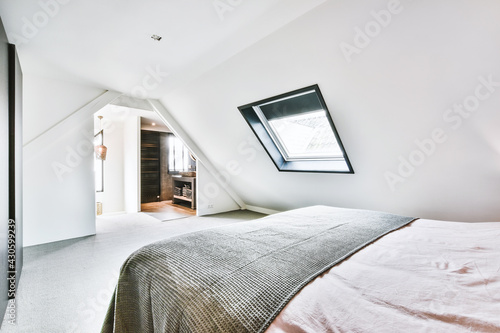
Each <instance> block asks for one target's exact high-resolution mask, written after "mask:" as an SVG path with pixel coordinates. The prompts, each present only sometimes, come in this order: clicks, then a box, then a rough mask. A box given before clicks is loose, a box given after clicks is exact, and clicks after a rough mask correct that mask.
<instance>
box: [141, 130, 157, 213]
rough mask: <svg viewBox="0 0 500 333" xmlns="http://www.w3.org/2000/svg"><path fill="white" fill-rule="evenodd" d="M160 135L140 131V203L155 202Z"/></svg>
mask: <svg viewBox="0 0 500 333" xmlns="http://www.w3.org/2000/svg"><path fill="white" fill-rule="evenodd" d="M160 182H161V180H160V135H159V133H158V132H152V131H144V130H143V131H141V203H148V202H157V201H159V197H160V194H161V190H160V185H161V183H160Z"/></svg>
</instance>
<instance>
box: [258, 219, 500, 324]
mask: <svg viewBox="0 0 500 333" xmlns="http://www.w3.org/2000/svg"><path fill="white" fill-rule="evenodd" d="M266 332H267V333H284V332H286V333H292V332H308V333H319V332H370V333H373V332H384V333H390V332H454V333H455V332H500V222H490V223H462V222H443V221H435V220H423V219H421V220H417V221H415V222H413V223H412V224H411V225H409V226H407V227H404V228H402V229H400V230H398V231H395V232H392V233H390V234H388V235H386V236H384V237H383V238H382V239H380V240H378V241H376V242H375V243H373V244H371V245H369V246H367V247H366V248H364V249H362V250H361V251H359V252H358V253H356V254H354V255H353V256H351V257H350V258H349V259H347V260H345V261H344V262H342V263H341V264H339V265H337V266H335V267H333V268H332V269H330V270H329V271H328V272H326V273H324V274H323V275H321V276H319V277H318V278H316V279H315V280H314V281H312V282H311V283H310V284H308V285H307V286H306V287H305V288H304V289H303V290H302V291H301V292H300V293H299V294H297V295H296V296H295V297H294V298H293V299H292V301H291V302H290V303H289V304H288V305H287V306H286V307H285V308H284V309H283V311H282V312H281V313H280V315H279V316H278V317H277V318H276V319H275V321H274V322H273V323H272V324H271V326H270V327H269V328H268V330H267V331H266Z"/></svg>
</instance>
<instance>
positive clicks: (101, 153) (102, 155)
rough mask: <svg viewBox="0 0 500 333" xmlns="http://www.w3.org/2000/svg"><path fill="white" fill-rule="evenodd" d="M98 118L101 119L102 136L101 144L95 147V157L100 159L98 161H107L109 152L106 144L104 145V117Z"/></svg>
mask: <svg viewBox="0 0 500 333" xmlns="http://www.w3.org/2000/svg"><path fill="white" fill-rule="evenodd" d="M97 118H99V127H100V128H101V131H100V132H99V133H100V134H101V142H100V143H99V144H98V145H96V146H95V147H94V151H95V157H96V158H97V159H98V160H102V161H104V160H106V153H107V152H108V147H106V146H105V145H104V144H103V130H102V123H101V121H102V116H97Z"/></svg>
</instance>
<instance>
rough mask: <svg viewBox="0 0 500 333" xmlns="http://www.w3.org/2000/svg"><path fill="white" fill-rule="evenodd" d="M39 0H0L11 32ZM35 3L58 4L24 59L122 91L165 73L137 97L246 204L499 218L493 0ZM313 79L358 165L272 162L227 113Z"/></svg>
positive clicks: (499, 78) (496, 11) (498, 50)
mask: <svg viewBox="0 0 500 333" xmlns="http://www.w3.org/2000/svg"><path fill="white" fill-rule="evenodd" d="M42 2H44V1H42ZM40 3H41V2H38V1H35V0H25V1H22V3H21V2H14V1H9V2H6V1H4V2H2V3H0V10H1V12H0V13H1V15H2V19H3V20H4V24H5V26H6V30H7V32H9V33H10V36H11V38H14V37H16V36H15V34H17V36H18V38H19V36H21V37H23V35H22V33H23V30H22V29H23V27H24V24H29V23H30V22H31V23H33V19H34V18H35V15H37V14H38V13H40V12H41V11H43V10H44V9H41V7H40ZM44 3H57V4H59V6H58V11H57V13H56V14H54V15H53V17H52V16H50V18H49V19H48V20H47V22H46V24H45V25H44V26H43V27H40V28H39V29H35V30H37V31H36V33H35V34H34V35H33V37H32V38H28V39H27V41H26V42H25V43H20V44H19V53H20V57H21V61H22V62H23V65H24V70H25V72H31V73H36V74H40V75H46V76H52V77H57V78H61V79H64V80H72V81H78V82H82V83H86V84H92V85H94V86H97V87H101V88H107V89H113V90H118V91H122V92H124V93H129V94H131V93H132V92H133V91H134V89H135V88H137V87H139V88H140V87H143V88H144V79H145V77H147V76H148V75H149V76H152V74H151V71H152V72H155V71H156V73H158V72H160V74H161V75H160V79H161V82H159V81H160V80H157V81H156V82H154V81H150V82H146V83H149V84H151V85H152V86H153V85H154V83H157V84H156V85H154V89H147V91H146V93H147V96H148V97H151V98H159V99H160V100H161V102H162V103H163V104H164V105H165V106H166V108H167V109H168V110H169V111H170V112H171V113H172V115H173V116H174V117H175V118H176V120H177V121H178V122H179V123H180V124H181V125H182V127H183V128H184V129H185V131H186V132H187V133H188V134H189V135H190V136H191V138H192V139H193V140H194V141H195V142H196V143H197V144H198V145H199V146H200V148H201V149H202V150H203V151H204V152H205V153H206V155H207V156H208V157H209V158H210V160H211V161H212V163H213V164H215V166H216V167H217V169H218V170H219V171H220V173H221V178H223V179H224V181H226V182H228V183H229V185H230V186H231V188H232V189H234V190H235V191H236V192H237V193H238V195H239V196H240V197H241V198H242V199H243V200H244V201H245V203H246V204H248V205H251V206H258V207H265V208H270V209H275V210H284V209H289V208H296V207H300V206H306V205H311V204H327V205H334V206H342V207H354V208H365V209H376V210H383V211H389V212H394V213H400V214H405V215H413V216H419V217H429V218H437V219H452V220H470V221H473V220H474V221H478V220H499V216H500V205H498V202H500V186H498V184H500V134H499V133H500V132H499V131H498V128H500V112H498V110H499V109H500V62H499V61H498V59H500V42H499V41H500V24H499V23H498V22H500V3H499V2H498V1H496V0H480V1H459V2H457V1H455V0H440V1H431V0H421V1H410V0H400V1H397V0H391V1H387V0H375V1H349V0H325V1H311V0H307V1H306V0H301V1H298V0H282V1H278V0H276V1H264V0H262V1H254V0H253V1H249V0H248V1H246V0H238V1H235V0H232V1H230V0H221V1H194V0H192V1H182V3H181V2H173V1H142V2H138V1H137V2H132V1H111V0H106V1H85V2H83V1H78V0H72V1H69V0H64V1H63V0H45V2H44ZM63 3H64V4H63ZM221 3H223V4H226V5H228V6H230V9H227V8H229V7H224V8H225V9H226V10H225V11H224V12H223V14H221V15H219V14H220V13H221V11H220V10H221V9H220V8H222V7H219V9H218V10H219V12H218V10H217V9H215V8H216V7H214V4H218V5H220V4H221ZM6 13H7V14H8V15H6ZM40 15H41V14H39V16H40ZM41 16H43V15H41ZM42 23H43V21H42ZM152 34H158V35H160V36H162V40H161V41H160V42H155V41H154V40H152V39H151V38H150V36H151V35H152ZM157 66H159V67H157ZM166 73H168V75H167V74H166ZM312 84H318V85H319V87H320V89H321V91H322V93H323V96H324V98H325V101H326V104H327V105H328V108H329V110H330V112H331V113H332V118H333V120H334V122H335V125H336V127H337V130H338V132H339V134H340V136H341V138H342V141H343V143H344V146H345V148H346V151H347V154H348V155H349V158H350V160H351V162H352V164H353V167H354V170H355V174H354V175H338V174H309V173H284V172H281V173H280V172H278V171H277V170H276V168H275V166H274V165H273V163H272V162H271V160H270V159H269V158H268V156H267V154H266V153H265V151H264V150H263V149H262V147H261V146H260V144H259V143H258V141H257V140H256V139H255V137H254V136H253V134H252V132H251V130H250V128H249V127H248V126H247V124H246V123H245V121H244V120H243V118H242V117H241V115H240V114H239V112H238V110H237V107H238V106H240V105H244V104H247V103H250V102H254V101H257V100H261V99H263V98H267V97H271V96H274V95H278V94H281V93H285V92H287V91H291V90H295V89H298V88H302V87H305V86H309V85H312ZM136 92H139V90H136ZM429 140H430V141H429Z"/></svg>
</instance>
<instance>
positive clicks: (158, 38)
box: [151, 35, 161, 42]
mask: <svg viewBox="0 0 500 333" xmlns="http://www.w3.org/2000/svg"><path fill="white" fill-rule="evenodd" d="M151 38H152V39H154V40H155V41H157V42H159V41H160V40H161V36H158V35H152V36H151Z"/></svg>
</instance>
